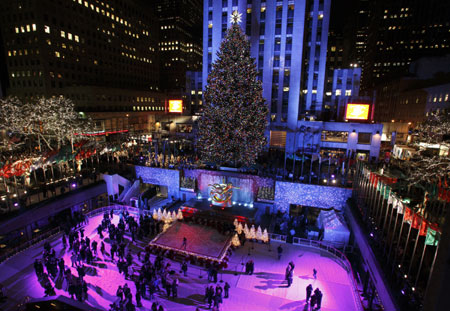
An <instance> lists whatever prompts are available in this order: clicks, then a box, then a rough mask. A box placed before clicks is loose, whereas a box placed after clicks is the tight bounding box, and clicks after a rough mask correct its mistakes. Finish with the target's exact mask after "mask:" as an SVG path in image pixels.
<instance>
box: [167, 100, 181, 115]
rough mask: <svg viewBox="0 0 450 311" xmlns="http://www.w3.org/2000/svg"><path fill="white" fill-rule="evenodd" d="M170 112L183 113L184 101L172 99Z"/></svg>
mask: <svg viewBox="0 0 450 311" xmlns="http://www.w3.org/2000/svg"><path fill="white" fill-rule="evenodd" d="M169 112H176V113H182V112H183V101H182V100H181V99H170V100H169Z"/></svg>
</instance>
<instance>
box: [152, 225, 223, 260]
mask: <svg viewBox="0 0 450 311" xmlns="http://www.w3.org/2000/svg"><path fill="white" fill-rule="evenodd" d="M183 237H186V239H187V243H186V249H184V248H182V247H181V246H182V244H183ZM149 245H150V246H156V247H159V248H163V249H167V250H172V251H174V252H176V253H181V254H184V255H191V256H194V257H199V258H203V259H209V260H214V261H217V262H221V261H222V260H223V258H224V257H225V255H226V253H227V250H228V248H229V247H230V245H231V236H226V235H223V234H220V233H219V231H217V229H215V228H212V227H207V226H203V225H198V224H193V223H186V222H180V221H177V222H175V223H174V224H173V225H171V226H170V227H169V228H168V229H167V230H166V231H165V232H162V233H160V234H159V235H157V236H156V237H155V238H154V239H153V240H152V241H151V242H150V243H149Z"/></svg>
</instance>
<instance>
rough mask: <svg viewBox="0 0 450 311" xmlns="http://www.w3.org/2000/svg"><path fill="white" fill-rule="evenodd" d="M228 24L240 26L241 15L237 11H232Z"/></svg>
mask: <svg viewBox="0 0 450 311" xmlns="http://www.w3.org/2000/svg"><path fill="white" fill-rule="evenodd" d="M230 22H231V23H232V24H240V23H241V22H242V13H239V12H238V11H234V12H233V13H232V14H231V17H230Z"/></svg>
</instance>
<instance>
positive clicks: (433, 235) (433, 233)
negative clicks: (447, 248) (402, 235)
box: [425, 226, 440, 246]
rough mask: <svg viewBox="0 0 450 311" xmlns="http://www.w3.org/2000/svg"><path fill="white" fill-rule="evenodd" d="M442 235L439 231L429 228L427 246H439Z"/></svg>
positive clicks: (426, 239) (426, 238)
mask: <svg viewBox="0 0 450 311" xmlns="http://www.w3.org/2000/svg"><path fill="white" fill-rule="evenodd" d="M439 238H440V234H439V232H438V231H437V230H434V229H431V226H430V227H428V230H427V236H426V237H425V245H431V246H437V244H438V242H439Z"/></svg>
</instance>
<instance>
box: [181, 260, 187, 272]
mask: <svg viewBox="0 0 450 311" xmlns="http://www.w3.org/2000/svg"><path fill="white" fill-rule="evenodd" d="M181 270H182V271H183V274H184V276H187V270H188V265H187V263H186V261H184V262H183V264H182V265H181Z"/></svg>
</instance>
